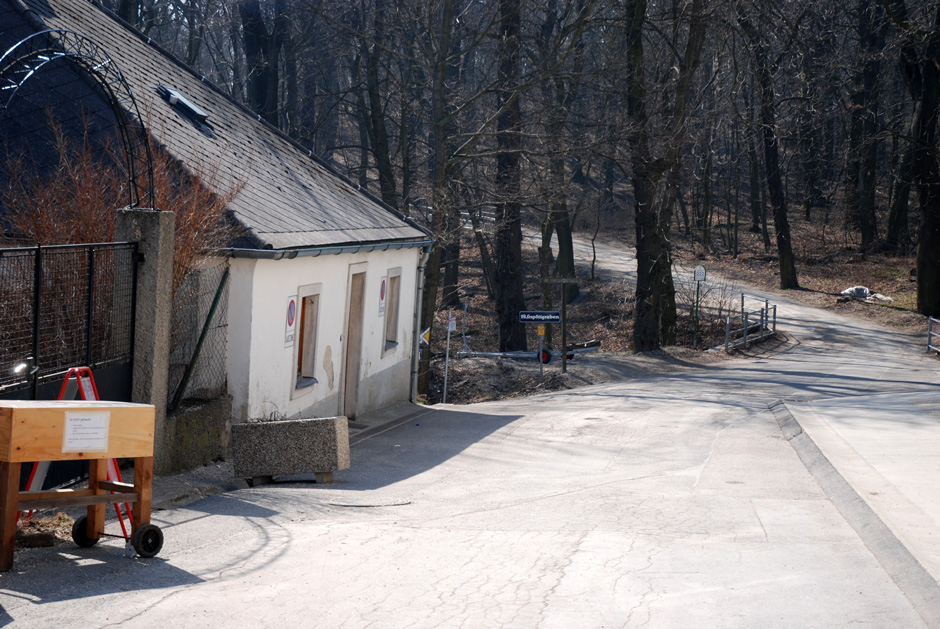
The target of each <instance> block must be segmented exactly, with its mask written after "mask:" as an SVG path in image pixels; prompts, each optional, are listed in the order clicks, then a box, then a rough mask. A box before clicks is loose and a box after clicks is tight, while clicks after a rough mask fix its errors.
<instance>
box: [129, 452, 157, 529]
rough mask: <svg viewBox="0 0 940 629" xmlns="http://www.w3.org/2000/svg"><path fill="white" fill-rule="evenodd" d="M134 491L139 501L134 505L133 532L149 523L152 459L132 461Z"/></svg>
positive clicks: (151, 492) (143, 458)
mask: <svg viewBox="0 0 940 629" xmlns="http://www.w3.org/2000/svg"><path fill="white" fill-rule="evenodd" d="M134 490H135V491H137V494H138V495H139V496H140V499H139V500H137V502H135V503H134V508H133V515H134V517H133V521H134V530H135V531H136V530H137V529H138V528H139V527H141V526H143V525H144V524H149V523H150V500H151V497H152V494H153V457H152V456H142V457H138V458H136V459H134Z"/></svg>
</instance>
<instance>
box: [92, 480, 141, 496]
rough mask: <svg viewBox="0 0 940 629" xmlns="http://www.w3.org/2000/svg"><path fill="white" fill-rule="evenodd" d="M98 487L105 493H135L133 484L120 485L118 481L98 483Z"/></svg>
mask: <svg viewBox="0 0 940 629" xmlns="http://www.w3.org/2000/svg"><path fill="white" fill-rule="evenodd" d="M98 487H99V488H100V489H103V490H105V491H114V492H117V493H119V494H132V493H134V486H133V485H132V484H131V483H119V482H118V481H111V480H105V481H101V482H100V483H98Z"/></svg>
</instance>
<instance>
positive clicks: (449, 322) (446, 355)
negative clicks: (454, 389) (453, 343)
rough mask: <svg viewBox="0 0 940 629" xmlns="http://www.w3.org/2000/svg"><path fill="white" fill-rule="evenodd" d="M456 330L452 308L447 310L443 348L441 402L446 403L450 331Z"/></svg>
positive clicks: (455, 318)
mask: <svg viewBox="0 0 940 629" xmlns="http://www.w3.org/2000/svg"><path fill="white" fill-rule="evenodd" d="M456 331H457V317H455V316H454V311H453V310H448V311H447V345H446V347H445V349H444V399H443V403H444V404H447V371H448V369H449V367H450V333H451V332H456Z"/></svg>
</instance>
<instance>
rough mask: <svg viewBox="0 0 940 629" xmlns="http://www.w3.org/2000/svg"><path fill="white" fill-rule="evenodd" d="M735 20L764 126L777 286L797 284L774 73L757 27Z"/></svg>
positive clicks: (765, 162)
mask: <svg viewBox="0 0 940 629" xmlns="http://www.w3.org/2000/svg"><path fill="white" fill-rule="evenodd" d="M738 24H740V25H741V28H742V30H743V31H744V34H745V36H746V37H747V38H748V39H749V40H750V43H751V54H752V55H753V62H754V73H755V74H756V75H757V76H756V78H757V92H758V96H759V99H760V123H761V128H762V130H763V141H764V165H765V167H766V169H767V194H768V196H769V198H770V207H771V208H773V212H774V229H775V230H776V232H777V256H778V258H779V262H780V288H783V289H787V288H799V286H800V285H799V282H798V281H797V277H796V264H795V261H794V257H793V244H792V242H791V240H790V223H789V221H788V220H787V205H786V199H785V197H784V194H783V179H782V177H781V175H780V154H779V148H778V143H777V123H776V104H775V101H774V88H773V77H772V76H771V73H770V59H769V58H768V55H767V49H766V48H765V46H764V43H763V41H762V40H761V38H760V35H759V34H758V32H757V30H756V29H755V28H754V26H753V25H752V24H751V22H750V20H748V18H746V17H744V16H743V15H742V14H740V13H739V15H738Z"/></svg>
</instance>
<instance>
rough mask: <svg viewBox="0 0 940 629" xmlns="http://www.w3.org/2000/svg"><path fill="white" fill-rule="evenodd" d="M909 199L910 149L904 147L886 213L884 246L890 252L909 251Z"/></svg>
mask: <svg viewBox="0 0 940 629" xmlns="http://www.w3.org/2000/svg"><path fill="white" fill-rule="evenodd" d="M910 197H911V149H910V147H906V148H905V149H904V151H903V153H901V160H900V161H899V162H898V167H897V171H896V173H895V177H894V186H893V189H892V191H891V206H890V209H889V211H888V233H887V235H886V236H885V245H886V246H887V248H888V249H889V250H890V251H905V250H910V248H911V245H912V242H911V233H910V230H909V229H908V224H907V209H908V205H909V203H910Z"/></svg>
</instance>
